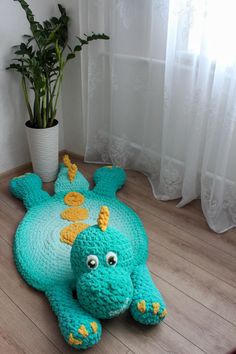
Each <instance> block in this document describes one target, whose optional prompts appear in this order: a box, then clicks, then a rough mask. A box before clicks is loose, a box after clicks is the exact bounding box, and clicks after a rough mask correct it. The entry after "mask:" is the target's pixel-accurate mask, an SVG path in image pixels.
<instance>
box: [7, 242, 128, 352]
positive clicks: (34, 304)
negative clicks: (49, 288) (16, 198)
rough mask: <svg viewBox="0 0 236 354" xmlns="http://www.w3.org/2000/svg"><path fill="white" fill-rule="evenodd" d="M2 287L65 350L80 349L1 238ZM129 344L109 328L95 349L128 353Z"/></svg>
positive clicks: (46, 334)
mask: <svg viewBox="0 0 236 354" xmlns="http://www.w3.org/2000/svg"><path fill="white" fill-rule="evenodd" d="M0 259H1V260H2V266H1V267H0V279H1V283H0V287H1V289H2V290H3V291H4V292H5V293H7V295H8V296H9V297H10V298H11V299H12V301H14V303H15V304H17V306H19V307H20V308H21V309H22V311H23V312H24V313H25V314H26V315H27V316H28V317H29V318H30V319H31V320H32V321H33V322H34V323H35V324H36V325H37V327H38V328H40V330H41V331H42V332H43V333H44V335H45V336H47V337H48V338H49V339H50V340H51V341H52V342H53V343H54V344H55V345H56V346H57V347H58V348H60V350H63V353H72V352H74V353H78V351H77V350H74V349H73V348H71V347H70V346H69V345H67V344H66V342H65V341H64V339H63V338H62V336H61V334H60V331H59V328H58V325H57V319H56V317H55V316H54V314H53V312H52V310H51V309H50V305H49V303H48V301H47V299H46V297H45V296H44V295H43V294H42V293H40V292H38V291H36V290H34V289H32V288H31V287H29V286H28V285H27V284H26V283H25V282H24V280H23V279H22V278H21V276H20V274H19V273H18V272H17V270H16V268H15V265H14V261H13V258H12V251H11V247H10V246H9V245H8V244H7V243H6V242H5V241H3V240H1V239H0ZM127 350H128V348H127V347H126V346H125V345H123V344H122V343H120V342H119V341H118V340H117V339H116V338H114V337H113V336H112V335H110V334H109V333H108V332H107V331H106V330H104V331H103V337H102V340H101V342H100V343H99V344H98V345H96V346H95V347H94V349H91V350H90V351H91V353H96V354H97V353H101V354H102V353H109V354H110V353H114V354H115V353H122V354H123V353H126V352H127Z"/></svg>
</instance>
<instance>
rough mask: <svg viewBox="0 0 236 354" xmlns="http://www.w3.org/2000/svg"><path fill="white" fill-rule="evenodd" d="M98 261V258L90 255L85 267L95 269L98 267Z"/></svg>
mask: <svg viewBox="0 0 236 354" xmlns="http://www.w3.org/2000/svg"><path fill="white" fill-rule="evenodd" d="M98 264H99V260H98V257H97V256H95V255H94V254H91V255H90V256H88V257H87V266H88V268H90V269H96V268H97V267H98Z"/></svg>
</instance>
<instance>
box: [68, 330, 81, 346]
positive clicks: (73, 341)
mask: <svg viewBox="0 0 236 354" xmlns="http://www.w3.org/2000/svg"><path fill="white" fill-rule="evenodd" d="M68 342H69V344H71V345H81V344H82V343H83V342H82V340H79V339H76V338H74V336H73V334H72V333H70V335H69V340H68Z"/></svg>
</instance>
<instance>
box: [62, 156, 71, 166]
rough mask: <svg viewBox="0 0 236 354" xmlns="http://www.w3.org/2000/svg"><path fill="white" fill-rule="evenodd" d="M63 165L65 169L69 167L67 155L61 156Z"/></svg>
mask: <svg viewBox="0 0 236 354" xmlns="http://www.w3.org/2000/svg"><path fill="white" fill-rule="evenodd" d="M63 163H64V165H65V166H66V167H67V168H69V167H70V166H71V160H70V158H69V155H67V154H66V155H64V156H63Z"/></svg>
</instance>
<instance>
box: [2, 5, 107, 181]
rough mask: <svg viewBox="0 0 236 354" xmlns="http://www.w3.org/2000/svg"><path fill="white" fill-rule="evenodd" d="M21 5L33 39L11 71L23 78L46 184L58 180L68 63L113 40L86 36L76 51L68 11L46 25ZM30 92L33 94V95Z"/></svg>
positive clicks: (32, 144) (38, 167) (34, 155)
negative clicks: (93, 46)
mask: <svg viewBox="0 0 236 354" xmlns="http://www.w3.org/2000/svg"><path fill="white" fill-rule="evenodd" d="M14 1H18V2H19V3H20V5H21V7H22V8H23V10H24V11H25V14H26V17H27V20H28V22H29V25H30V30H31V33H32V34H31V35H24V36H23V38H24V41H23V42H22V43H21V44H20V45H18V46H15V47H14V54H15V57H14V58H13V63H12V64H10V66H9V67H8V68H7V69H13V70H16V71H17V72H18V73H20V75H21V84H22V89H23V94H24V99H25V103H26V107H27V110H28V114H29V120H28V121H27V122H26V123H25V125H26V131H27V137H28V142H29V148H30V154H31V159H32V163H33V169H34V172H36V173H38V174H39V175H40V176H41V178H42V179H43V181H44V182H49V181H52V180H54V179H55V177H56V174H57V170H58V121H57V119H56V113H57V103H58V98H59V94H60V88H61V83H62V79H63V72H64V69H65V66H66V65H67V63H68V62H69V61H70V60H71V59H73V58H75V57H76V54H77V53H78V52H80V51H81V50H82V47H83V46H84V45H87V44H88V43H89V42H90V41H93V40H97V39H109V37H108V36H107V35H105V34H104V33H103V34H95V33H93V32H92V34H91V35H89V36H87V35H86V34H85V35H84V38H80V37H76V38H77V39H78V43H77V45H76V46H75V47H74V48H73V49H72V48H71V47H70V46H69V45H68V22H69V17H68V16H67V13H66V10H65V8H64V7H63V6H62V5H60V4H59V5H58V9H59V11H60V16H59V17H52V18H51V19H49V20H46V21H44V22H43V23H42V24H41V23H39V22H37V21H36V20H35V17H34V15H33V13H32V11H31V9H30V7H29V5H28V4H27V2H26V1H25V0H14ZM30 90H31V92H32V94H30Z"/></svg>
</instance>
